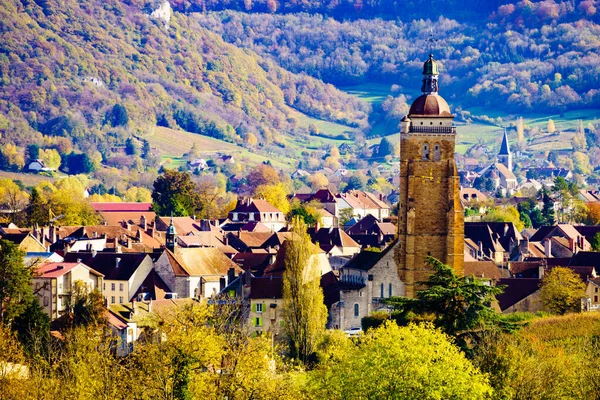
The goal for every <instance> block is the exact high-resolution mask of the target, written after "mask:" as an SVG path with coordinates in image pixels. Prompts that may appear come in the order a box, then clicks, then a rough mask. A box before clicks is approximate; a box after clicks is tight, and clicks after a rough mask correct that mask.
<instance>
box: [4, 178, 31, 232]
mask: <svg viewBox="0 0 600 400" xmlns="http://www.w3.org/2000/svg"><path fill="white" fill-rule="evenodd" d="M0 204H1V205H2V206H3V207H4V208H5V209H7V210H8V211H10V213H9V216H8V218H9V220H10V222H15V223H17V224H18V221H19V220H20V219H21V217H22V212H21V211H22V210H23V209H24V208H25V205H26V204H27V193H26V192H24V191H22V190H21V188H20V187H19V185H17V183H15V181H13V180H12V179H0Z"/></svg>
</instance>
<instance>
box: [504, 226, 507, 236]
mask: <svg viewBox="0 0 600 400" xmlns="http://www.w3.org/2000/svg"><path fill="white" fill-rule="evenodd" d="M506 235H508V224H504V236H506Z"/></svg>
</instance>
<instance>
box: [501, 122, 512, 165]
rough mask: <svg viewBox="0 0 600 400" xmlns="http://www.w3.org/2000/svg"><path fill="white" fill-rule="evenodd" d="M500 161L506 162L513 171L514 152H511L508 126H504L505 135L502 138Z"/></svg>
mask: <svg viewBox="0 0 600 400" xmlns="http://www.w3.org/2000/svg"><path fill="white" fill-rule="evenodd" d="M498 162H499V163H500V164H504V166H505V167H506V168H508V170H509V171H511V172H512V153H511V152H510V147H508V137H507V136H506V128H504V137H503V138H502V145H501V146H500V153H498Z"/></svg>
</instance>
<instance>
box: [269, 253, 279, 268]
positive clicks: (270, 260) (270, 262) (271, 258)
mask: <svg viewBox="0 0 600 400" xmlns="http://www.w3.org/2000/svg"><path fill="white" fill-rule="evenodd" d="M276 259H277V254H276V253H273V254H271V255H270V256H269V265H273V264H275V260H276Z"/></svg>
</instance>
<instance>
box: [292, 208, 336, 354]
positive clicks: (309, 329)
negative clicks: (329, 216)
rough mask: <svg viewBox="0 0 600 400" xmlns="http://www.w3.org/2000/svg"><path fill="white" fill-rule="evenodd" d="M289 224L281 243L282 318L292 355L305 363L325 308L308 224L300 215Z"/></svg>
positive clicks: (319, 331) (321, 325)
mask: <svg viewBox="0 0 600 400" xmlns="http://www.w3.org/2000/svg"><path fill="white" fill-rule="evenodd" d="M292 224H293V228H292V233H293V237H292V238H291V239H288V240H287V241H286V242H285V243H284V244H283V246H284V249H283V254H284V264H285V272H284V274H283V318H284V326H285V331H286V334H287V337H288V340H289V344H290V353H291V356H292V357H294V358H297V359H298V360H300V361H301V362H303V363H304V364H307V363H308V361H309V358H310V356H311V355H312V354H313V352H314V351H315V348H316V345H317V342H318V340H319V337H320V336H321V335H322V333H323V332H324V330H325V323H326V322H327V308H326V307H325V304H324V301H323V290H322V289H321V285H320V283H321V271H320V270H319V268H318V265H317V264H316V262H315V261H314V258H313V255H314V254H315V246H314V245H313V243H312V242H311V240H310V236H309V235H308V233H307V232H306V229H307V226H306V224H305V223H304V221H303V220H302V218H300V217H294V218H293V220H292Z"/></svg>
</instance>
